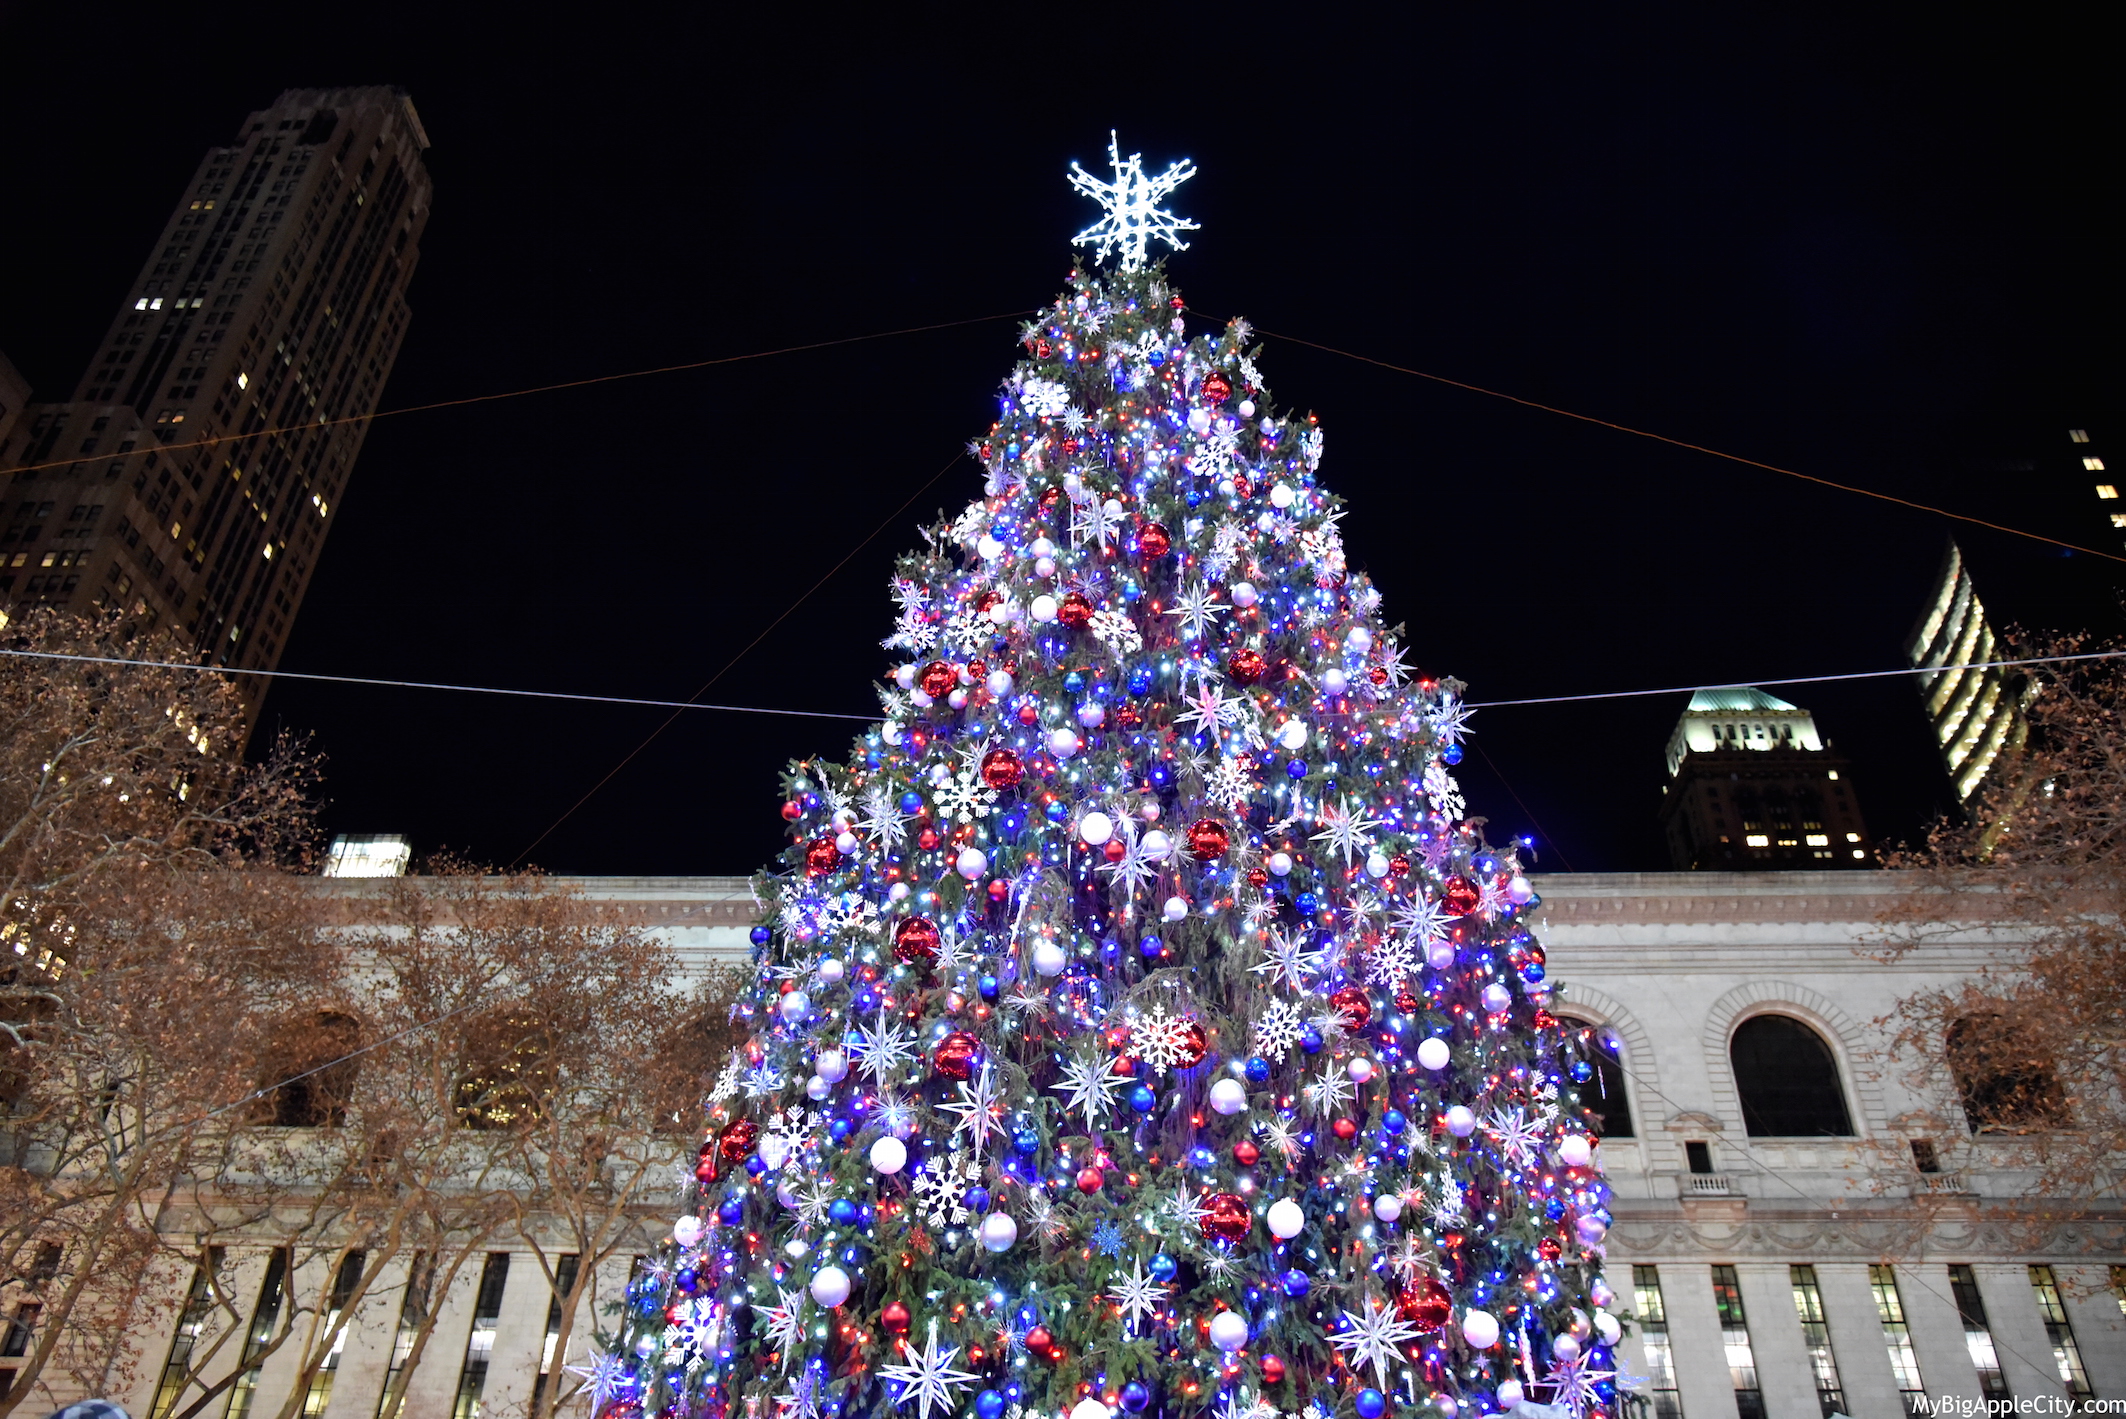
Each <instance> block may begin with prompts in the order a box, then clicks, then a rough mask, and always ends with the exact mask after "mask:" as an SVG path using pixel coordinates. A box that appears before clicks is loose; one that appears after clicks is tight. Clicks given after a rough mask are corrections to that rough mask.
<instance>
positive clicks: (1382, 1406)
mask: <svg viewBox="0 0 2126 1419" xmlns="http://www.w3.org/2000/svg"><path fill="white" fill-rule="evenodd" d="M1387 1412H1388V1399H1387V1396H1386V1395H1384V1394H1382V1393H1381V1392H1380V1391H1379V1390H1377V1389H1371V1388H1368V1389H1362V1390H1360V1391H1359V1392H1358V1419H1380V1416H1381V1415H1383V1414H1385V1413H1387Z"/></svg>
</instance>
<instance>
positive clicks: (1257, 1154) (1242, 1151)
mask: <svg viewBox="0 0 2126 1419" xmlns="http://www.w3.org/2000/svg"><path fill="white" fill-rule="evenodd" d="M1233 1161H1234V1162H1236V1163H1238V1164H1239V1165H1240V1166H1241V1167H1243V1168H1252V1167H1254V1166H1255V1165H1256V1164H1257V1163H1259V1162H1261V1161H1262V1150H1261V1149H1260V1148H1257V1147H1256V1146H1255V1142H1254V1140H1253V1139H1250V1138H1243V1139H1241V1140H1240V1141H1239V1142H1238V1143H1235V1144H1234V1145H1233Z"/></svg>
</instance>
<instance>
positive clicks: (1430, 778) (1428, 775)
mask: <svg viewBox="0 0 2126 1419" xmlns="http://www.w3.org/2000/svg"><path fill="white" fill-rule="evenodd" d="M1424 782H1425V797H1427V798H1429V799H1431V800H1432V807H1433V808H1434V810H1435V811H1437V812H1438V813H1439V814H1440V816H1442V817H1444V818H1445V819H1446V820H1447V821H1448V822H1450V823H1459V822H1460V821H1461V820H1462V818H1463V817H1464V816H1465V815H1467V813H1468V811H1469V805H1468V803H1467V802H1466V801H1465V800H1464V799H1463V798H1462V790H1461V786H1460V785H1459V784H1457V783H1455V781H1454V775H1453V774H1450V773H1448V772H1447V766H1446V765H1445V764H1443V763H1441V762H1440V761H1439V760H1437V759H1434V760H1433V761H1432V762H1431V763H1429V764H1427V765H1425V781H1424Z"/></svg>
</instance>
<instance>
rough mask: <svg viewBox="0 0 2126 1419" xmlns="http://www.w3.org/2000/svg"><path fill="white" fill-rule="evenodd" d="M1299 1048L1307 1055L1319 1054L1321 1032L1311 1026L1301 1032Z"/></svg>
mask: <svg viewBox="0 0 2126 1419" xmlns="http://www.w3.org/2000/svg"><path fill="white" fill-rule="evenodd" d="M1299 1047H1300V1048H1301V1049H1303V1050H1305V1051H1306V1052H1307V1053H1308V1054H1320V1053H1321V1031H1319V1030H1317V1029H1315V1028H1314V1027H1313V1026H1312V1025H1309V1026H1307V1027H1306V1028H1305V1029H1303V1030H1301V1031H1300V1032H1299Z"/></svg>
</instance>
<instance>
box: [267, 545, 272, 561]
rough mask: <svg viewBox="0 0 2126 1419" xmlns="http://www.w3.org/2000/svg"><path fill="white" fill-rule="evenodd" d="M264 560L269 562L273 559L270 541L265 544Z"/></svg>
mask: <svg viewBox="0 0 2126 1419" xmlns="http://www.w3.org/2000/svg"><path fill="white" fill-rule="evenodd" d="M266 560H267V561H269V562H270V561H272V560H273V544H272V543H271V542H268V543H267V544H266Z"/></svg>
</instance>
